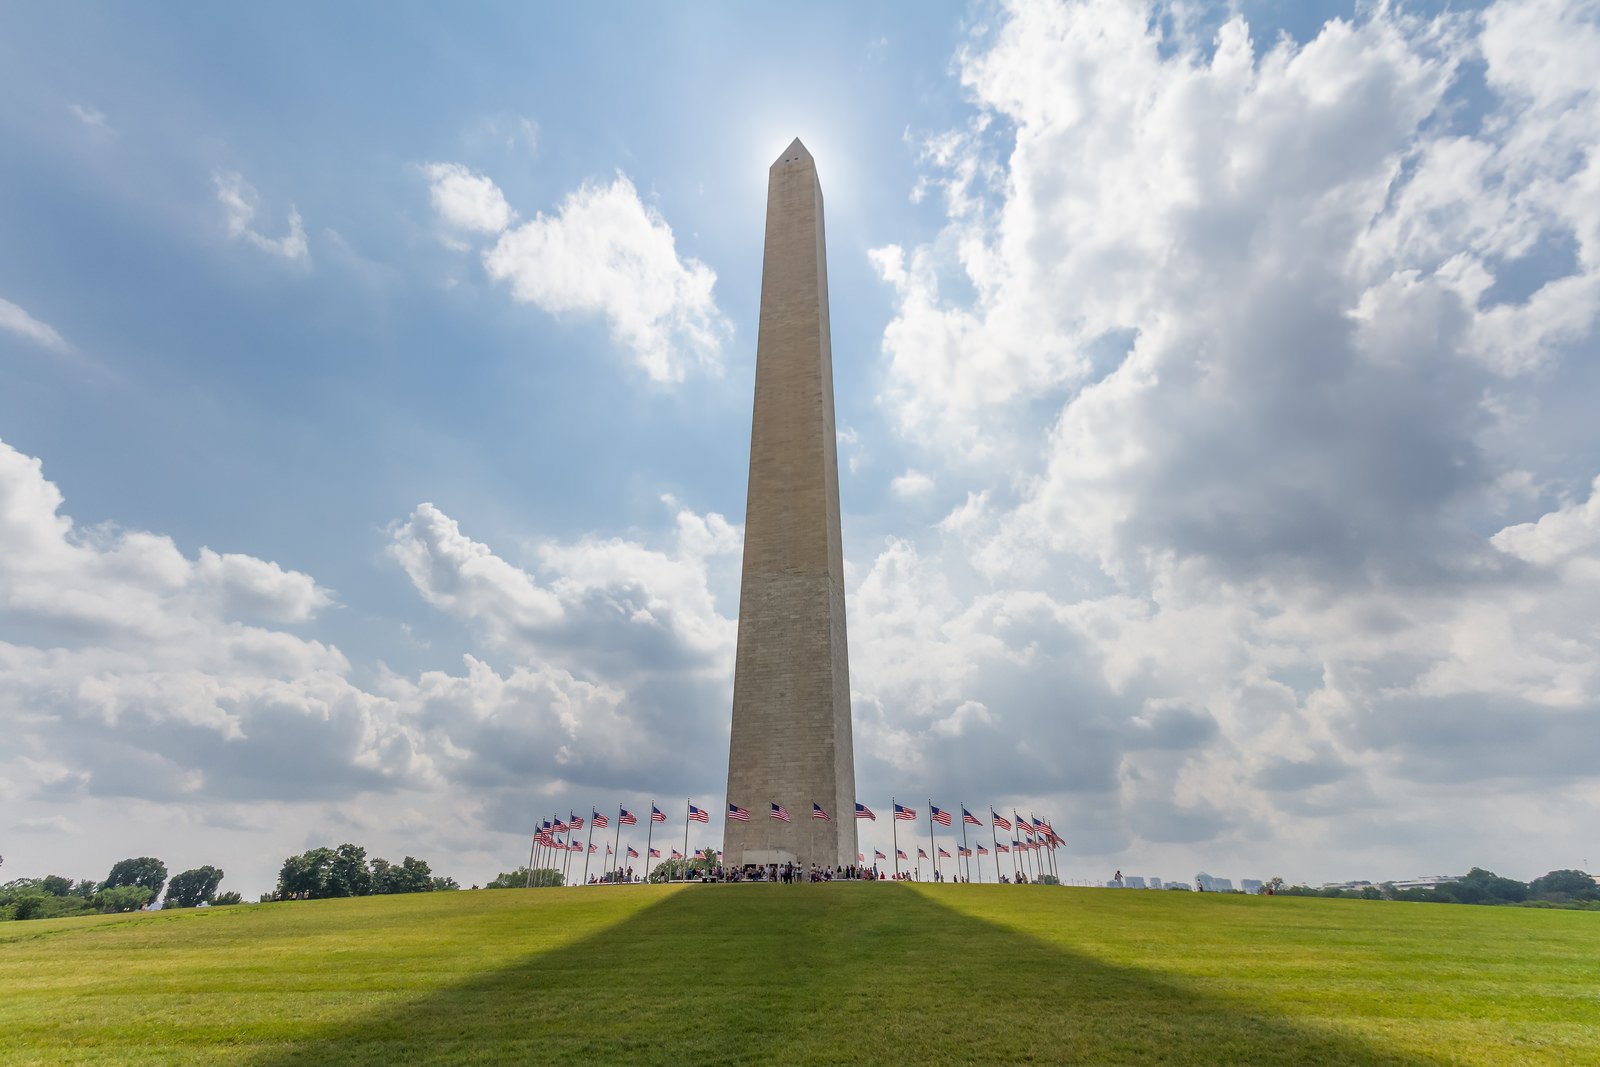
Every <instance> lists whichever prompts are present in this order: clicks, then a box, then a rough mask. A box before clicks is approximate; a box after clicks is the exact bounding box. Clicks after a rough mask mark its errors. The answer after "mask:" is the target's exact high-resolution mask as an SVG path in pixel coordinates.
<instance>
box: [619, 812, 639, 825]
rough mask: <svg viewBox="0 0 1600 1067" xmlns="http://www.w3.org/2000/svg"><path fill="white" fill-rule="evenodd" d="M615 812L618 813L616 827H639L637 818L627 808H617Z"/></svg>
mask: <svg viewBox="0 0 1600 1067" xmlns="http://www.w3.org/2000/svg"><path fill="white" fill-rule="evenodd" d="M617 812H618V814H617V825H619V826H638V825H639V816H637V815H635V814H634V813H633V812H631V811H629V810H628V809H627V808H618V809H617Z"/></svg>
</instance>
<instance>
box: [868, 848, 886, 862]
mask: <svg viewBox="0 0 1600 1067" xmlns="http://www.w3.org/2000/svg"><path fill="white" fill-rule="evenodd" d="M872 858H873V859H875V860H886V859H888V858H889V857H888V856H885V855H884V854H883V853H882V852H879V851H878V850H877V849H873V850H872Z"/></svg>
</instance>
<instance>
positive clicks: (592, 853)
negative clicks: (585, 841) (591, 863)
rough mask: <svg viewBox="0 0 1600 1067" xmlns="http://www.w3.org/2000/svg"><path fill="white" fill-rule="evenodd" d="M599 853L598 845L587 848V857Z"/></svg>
mask: <svg viewBox="0 0 1600 1067" xmlns="http://www.w3.org/2000/svg"><path fill="white" fill-rule="evenodd" d="M599 851H600V846H599V845H590V846H589V855H591V856H592V855H594V854H595V853H596V852H599Z"/></svg>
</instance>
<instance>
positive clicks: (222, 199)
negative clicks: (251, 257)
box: [211, 171, 311, 263]
mask: <svg viewBox="0 0 1600 1067" xmlns="http://www.w3.org/2000/svg"><path fill="white" fill-rule="evenodd" d="M211 183H212V185H213V186H215V188H216V190H217V202H218V203H220V204H221V205H222V207H223V210H224V212H225V213H226V214H227V220H228V236H229V237H232V238H235V239H236V240H237V239H242V240H245V241H248V242H249V243H250V244H252V245H255V246H256V247H257V248H259V249H261V250H262V251H263V252H269V253H271V254H272V255H275V256H280V257H282V258H283V259H286V260H289V261H291V262H302V263H303V262H306V261H309V260H310V258H311V248H310V246H309V245H308V244H306V230H305V225H304V224H303V223H302V222H301V221H300V212H299V211H298V210H296V209H295V207H294V205H292V204H291V205H290V206H289V232H288V233H286V234H284V235H283V236H282V237H267V236H266V235H264V234H262V233H261V232H259V231H258V230H256V229H255V228H254V226H253V225H252V224H253V223H254V222H255V217H256V208H257V205H258V204H259V203H260V202H261V196H260V194H259V193H257V192H256V190H255V187H254V186H252V185H251V184H250V183H249V182H247V181H245V180H244V176H243V175H242V174H238V173H236V172H233V171H218V172H217V173H216V174H213V175H212V176H211Z"/></svg>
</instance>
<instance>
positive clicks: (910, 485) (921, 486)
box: [889, 470, 933, 500]
mask: <svg viewBox="0 0 1600 1067" xmlns="http://www.w3.org/2000/svg"><path fill="white" fill-rule="evenodd" d="M889 491H890V492H891V493H893V494H894V495H895V496H897V497H899V498H900V499H901V500H914V499H916V498H918V497H924V496H927V495H928V494H929V493H931V492H933V479H932V478H931V477H929V476H928V475H926V474H924V473H922V472H921V471H919V470H908V471H906V472H905V473H904V474H898V475H896V476H895V477H894V478H892V479H890V481H889Z"/></svg>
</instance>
